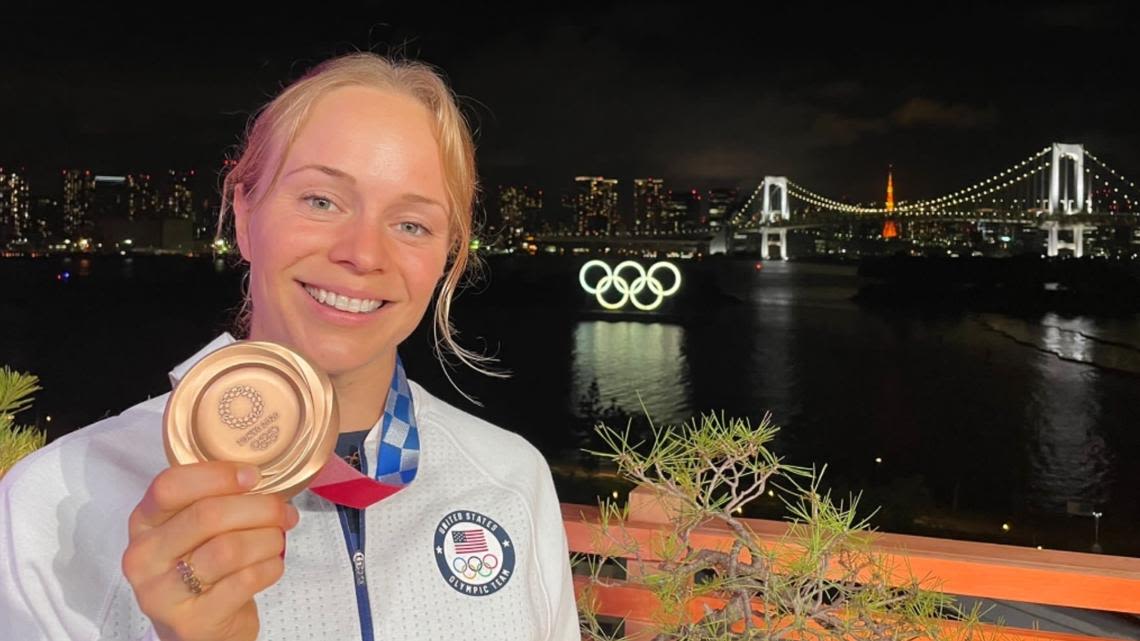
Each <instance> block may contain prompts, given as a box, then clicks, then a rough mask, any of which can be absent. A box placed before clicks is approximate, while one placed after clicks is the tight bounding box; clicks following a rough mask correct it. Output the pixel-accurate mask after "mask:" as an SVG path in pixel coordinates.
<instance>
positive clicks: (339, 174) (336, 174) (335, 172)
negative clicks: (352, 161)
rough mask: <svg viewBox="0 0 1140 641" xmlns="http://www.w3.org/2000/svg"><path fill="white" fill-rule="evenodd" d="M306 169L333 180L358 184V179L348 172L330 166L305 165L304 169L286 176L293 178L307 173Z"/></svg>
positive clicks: (299, 168) (300, 168) (298, 169)
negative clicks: (300, 173) (301, 172)
mask: <svg viewBox="0 0 1140 641" xmlns="http://www.w3.org/2000/svg"><path fill="white" fill-rule="evenodd" d="M306 169H315V170H317V171H319V172H321V173H322V174H326V175H329V176H332V177H333V178H339V179H341V180H347V181H349V182H353V183H354V182H356V179H355V178H353V177H352V175H351V174H349V173H348V172H344V171H341V170H339V169H337V168H336V167H329V166H328V165H304V166H302V167H298V168H296V169H294V170H293V171H290V172H289V173H287V174H285V175H286V176H292V175H293V174H295V173H297V172H300V171H305V170H306Z"/></svg>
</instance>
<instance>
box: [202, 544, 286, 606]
mask: <svg viewBox="0 0 1140 641" xmlns="http://www.w3.org/2000/svg"><path fill="white" fill-rule="evenodd" d="M284 574H285V561H284V560H282V559H280V558H277V557H276V556H275V557H273V558H269V559H265V560H264V561H259V562H257V563H254V564H253V565H249V566H246V567H244V568H242V569H240V570H238V571H237V572H234V573H232V574H230V575H228V576H226V577H224V578H223V579H222V580H220V581H218V582H217V583H215V584H214V585H212V586H210V589H209V590H205V591H204V592H202V595H201V596H200V597H198V599H199V603H200V605H201V607H202V611H203V612H209V613H210V616H213V617H218V618H219V619H225V618H226V617H230V616H232V615H233V614H234V613H235V612H237V611H238V610H239V609H241V607H242V606H244V605H245V604H246V603H248V602H249V601H250V600H251V599H253V596H254V595H255V594H257V593H258V592H261V591H262V590H264V589H266V588H268V587H269V586H271V585H273V584H274V583H277V581H279V580H280V579H281V577H282V576H283V575H284ZM196 605H197V604H196Z"/></svg>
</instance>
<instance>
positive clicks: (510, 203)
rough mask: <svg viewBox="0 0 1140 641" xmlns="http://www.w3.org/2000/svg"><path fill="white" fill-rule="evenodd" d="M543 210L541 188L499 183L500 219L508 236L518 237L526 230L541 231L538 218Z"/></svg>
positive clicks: (531, 231)
mask: <svg viewBox="0 0 1140 641" xmlns="http://www.w3.org/2000/svg"><path fill="white" fill-rule="evenodd" d="M541 211H542V190H541V189H536V188H533V187H529V186H526V185H499V220H500V222H501V224H502V229H503V233H504V234H505V235H506V237H507V238H509V239H514V238H517V237H518V236H520V235H521V234H523V233H524V232H526V233H538V232H541V231H542V230H541V229H539V227H540V224H539V220H538V217H539V216H540V212H541Z"/></svg>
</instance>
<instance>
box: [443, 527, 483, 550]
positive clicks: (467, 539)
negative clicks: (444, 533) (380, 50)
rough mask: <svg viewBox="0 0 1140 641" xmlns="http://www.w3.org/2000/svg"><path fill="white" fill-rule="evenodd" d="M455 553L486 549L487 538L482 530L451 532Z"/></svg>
mask: <svg viewBox="0 0 1140 641" xmlns="http://www.w3.org/2000/svg"><path fill="white" fill-rule="evenodd" d="M451 540H452V541H453V542H454V543H455V553H456V554H476V553H479V552H486V551H487V539H485V538H483V530H455V531H454V532H452V533H451Z"/></svg>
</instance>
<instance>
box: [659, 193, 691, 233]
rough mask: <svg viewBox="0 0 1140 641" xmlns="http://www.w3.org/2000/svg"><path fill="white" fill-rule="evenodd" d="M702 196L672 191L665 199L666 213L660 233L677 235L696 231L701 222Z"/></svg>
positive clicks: (663, 216)
mask: <svg viewBox="0 0 1140 641" xmlns="http://www.w3.org/2000/svg"><path fill="white" fill-rule="evenodd" d="M700 215H701V194H700V192H698V191H697V190H696V189H693V190H690V191H670V192H669V196H668V197H667V198H666V199H665V207H664V213H663V215H662V217H661V218H662V220H661V225H660V226H659V227H658V231H660V232H663V233H666V234H675V233H678V232H682V231H689V230H691V229H694V228H695V227H696V226H697V225H698V224H699V221H700Z"/></svg>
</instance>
